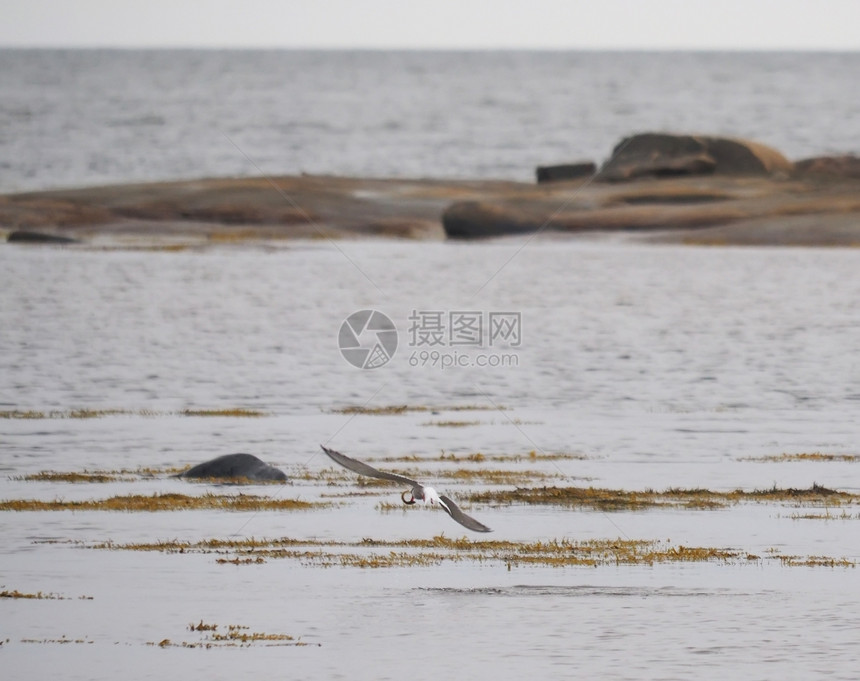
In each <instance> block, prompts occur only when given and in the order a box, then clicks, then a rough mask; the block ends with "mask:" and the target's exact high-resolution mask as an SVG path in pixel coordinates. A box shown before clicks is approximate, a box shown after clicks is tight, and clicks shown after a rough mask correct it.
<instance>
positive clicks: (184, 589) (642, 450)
mask: <svg viewBox="0 0 860 681" xmlns="http://www.w3.org/2000/svg"><path fill="white" fill-rule="evenodd" d="M523 245H524V244H523V242H520V241H504V242H499V243H486V244H478V245H470V244H446V243H431V244H427V243H402V242H384V241H383V242H379V241H373V242H342V243H340V244H339V245H338V248H340V249H342V250H343V252H339V250H338V249H335V248H333V247H332V246H331V245H330V244H324V243H313V244H310V243H308V244H301V243H298V244H295V245H293V246H289V247H283V248H279V249H275V250H271V249H268V250H267V249H255V248H241V247H238V248H237V247H233V248H222V249H218V248H214V249H209V250H204V251H201V252H179V253H173V252H128V251H101V250H91V249H87V248H84V249H51V248H48V249H42V248H37V249H32V248H26V247H20V246H18V247H15V246H13V245H7V246H4V247H2V248H0V290H2V291H3V292H4V293H3V296H4V298H3V306H2V308H0V329H2V335H0V343H2V348H0V350H2V351H0V375H2V377H3V381H2V385H0V403H2V409H4V410H9V409H32V410H39V411H43V412H50V411H54V410H59V411H68V410H71V409H77V408H91V409H120V410H125V411H126V412H127V413H123V414H119V415H115V416H104V417H102V418H91V419H70V418H43V419H35V420H24V419H11V420H2V421H0V423H2V426H0V433H2V435H0V465H2V477H0V499H31V498H41V499H47V500H50V499H55V498H62V499H67V500H74V499H90V498H94V497H95V498H104V497H107V496H111V495H114V494H122V495H125V494H132V493H139V494H152V493H154V492H158V493H166V492H181V493H186V494H203V493H206V492H207V491H210V490H212V489H213V488H211V487H210V486H208V485H198V486H195V485H190V484H188V483H183V482H181V481H177V480H174V479H170V478H155V479H142V480H137V481H133V482H118V483H110V484H68V483H59V482H29V481H23V480H20V479H18V478H19V476H22V475H27V474H31V473H37V472H39V471H42V470H59V471H82V470H105V469H107V470H112V469H123V468H126V469H136V468H138V467H140V466H153V467H167V466H177V465H183V464H187V463H196V462H199V461H202V460H205V459H207V458H209V457H212V456H215V455H218V454H223V453H227V452H233V451H248V452H251V453H254V454H257V455H258V456H260V457H261V458H263V459H265V460H266V461H269V462H271V463H273V464H275V465H278V466H280V467H282V468H283V469H284V470H285V471H287V472H288V474H289V475H291V476H293V477H294V478H295V480H294V482H293V483H292V485H290V486H289V487H287V488H286V489H285V490H283V491H282V490H278V491H277V492H275V493H276V494H278V495H283V496H287V497H292V498H301V499H308V500H313V499H318V498H320V496H321V495H322V494H325V493H329V492H331V491H332V489H331V488H329V487H327V486H326V484H325V482H324V481H322V480H320V479H319V476H318V473H319V472H320V471H321V470H322V469H323V468H326V467H328V466H329V463H328V462H327V461H326V460H324V459H323V455H322V454H321V453H320V452H319V450H318V447H317V445H318V443H321V442H322V443H329V444H330V445H331V446H335V447H336V448H338V449H341V450H343V451H345V452H347V453H349V454H352V455H354V456H357V457H359V458H371V457H384V456H402V455H404V454H414V455H415V456H416V457H417V458H418V461H417V462H412V463H410V464H408V466H409V468H410V469H415V468H419V469H421V470H422V471H424V472H425V475H426V476H430V479H433V478H432V476H433V475H434V471H438V470H439V468H440V464H439V454H440V453H442V452H446V453H455V454H461V455H464V454H467V453H470V452H475V451H481V452H484V453H488V454H492V453H497V454H512V453H519V454H523V455H527V453H528V452H529V451H539V452H556V451H561V452H569V453H574V454H579V455H582V456H583V457H585V458H583V459H582V460H569V459H568V460H561V461H558V462H551V461H544V462H536V463H533V462H530V461H528V460H527V459H526V460H523V461H521V462H520V463H518V464H517V463H514V464H509V465H510V466H511V467H512V469H513V470H522V469H529V470H533V469H536V470H539V471H543V472H544V473H546V474H548V475H561V476H563V478H562V479H558V478H553V479H551V482H552V483H555V484H578V485H588V484H592V485H595V486H600V487H609V488H624V489H644V488H654V489H666V488H668V487H688V488H696V487H708V488H711V489H723V490H732V489H736V488H743V489H763V488H769V487H771V486H773V485H777V486H780V487H803V488H805V487H809V486H810V485H811V484H812V483H813V482H817V483H818V484H821V485H825V486H828V487H835V488H839V489H845V490H853V491H855V492H856V491H857V490H858V488H860V485H858V477H857V466H858V464H857V463H851V462H846V461H843V462H840V461H815V460H811V461H797V462H773V463H762V462H757V461H754V460H750V459H754V458H756V457H761V456H766V455H779V454H782V453H801V452H825V453H853V454H856V453H857V452H858V447H857V443H858V442H860V419H858V418H857V412H858V406H860V393H858V389H857V386H858V385H860V364H858V361H857V354H856V349H857V347H860V321H858V320H860V309H858V305H860V303H858V301H860V280H858V278H857V276H856V272H857V271H858V269H860V252H858V251H856V250H844V251H843V250H831V249H818V250H807V249H728V248H726V249H722V248H705V249H698V248H683V247H665V246H647V247H646V246H632V245H629V244H623V243H615V242H612V241H593V242H584V241H577V240H552V239H543V240H541V239H538V240H536V241H532V242H531V243H529V244H527V245H525V247H523ZM344 255H346V256H348V258H346V257H344ZM511 258H513V259H511ZM508 261H510V262H508ZM505 263H508V264H507V265H505ZM500 268H501V269H500ZM493 275H495V276H493ZM491 277H492V280H491V281H490V278H491ZM488 281H489V282H490V283H489V284H488V285H487V286H484V287H483V288H481V287H482V286H483V285H484V284H486V283H487V282H488ZM363 308H376V309H379V310H382V311H384V312H386V314H388V315H390V316H391V318H392V320H393V321H394V323H395V324H396V326H397V327H398V331H399V336H400V343H401V345H400V347H398V350H397V352H396V353H395V355H394V358H393V359H392V360H391V361H390V362H389V363H388V364H386V365H385V366H383V367H381V368H378V369H374V370H360V369H356V368H354V367H352V366H351V365H350V364H349V363H347V361H346V360H345V359H344V358H343V357H342V356H341V355H340V352H339V350H338V347H337V337H338V330H339V328H340V325H341V323H342V322H343V320H344V319H345V318H346V317H347V316H348V315H349V314H350V313H351V312H353V311H355V310H357V309H363ZM433 310H437V311H439V310H441V311H448V310H461V311H462V310H471V311H482V312H484V313H489V312H493V311H506V312H511V311H518V312H520V313H521V314H522V329H521V330H522V338H521V343H520V345H519V346H517V347H516V348H504V349H499V348H493V349H492V350H491V349H490V348H489V347H486V348H483V351H484V352H487V353H490V352H497V353H502V352H505V353H514V354H515V355H516V356H517V358H518V364H517V366H515V367H511V366H507V367H497V368H483V367H459V368H446V369H444V370H443V369H441V368H440V367H439V366H432V365H429V364H425V365H419V366H414V364H415V362H413V361H411V360H410V357H411V356H412V353H413V352H414V350H415V348H411V347H410V342H411V339H410V333H409V331H408V329H409V325H410V321H409V317H410V316H413V314H414V312H415V311H424V312H428V311H433ZM453 350H454V348H452V347H450V346H448V347H446V348H445V352H448V353H450V352H453ZM462 351H463V352H468V350H462ZM469 356H470V357H472V356H474V353H473V354H469ZM404 403H409V404H413V405H430V406H441V407H445V406H455V405H472V406H479V407H485V408H488V409H489V411H472V412H468V411H467V412H453V411H451V412H449V411H445V410H444V409H442V410H441V411H440V412H439V413H438V414H431V413H428V412H423V413H422V412H418V413H410V414H402V415H389V416H377V415H359V416H351V415H347V414H339V413H332V412H331V410H332V409H333V408H335V407H340V406H345V405H359V406H368V407H375V406H382V405H388V404H404ZM237 406H239V407H252V408H257V409H261V410H263V411H266V412H267V413H269V414H270V415H269V416H266V417H263V418H258V419H248V418H215V417H209V418H205V417H188V416H181V415H179V413H178V412H179V411H180V410H182V409H186V408H192V409H219V408H232V407H237ZM497 406H498V407H505V411H503V412H502V411H496V410H495V407H497ZM447 420H451V421H465V422H466V425H463V426H461V427H444V426H440V425H436V424H434V422H440V421H442V422H444V421H447ZM378 465H383V464H378ZM401 465H402V464H401ZM487 465H492V466H498V465H500V464H487ZM443 484H445V485H446V486H445V487H444V489H445V491H447V492H449V493H451V494H452V495H453V496H454V497H455V498H456V497H458V496H460V495H462V494H465V493H466V492H467V491H468V490H470V489H481V488H482V486H483V483H481V482H465V483H464V482H461V483H458V484H450V483H443ZM214 491H219V492H222V493H223V492H224V490H223V488H222V489H220V490H219V489H215V490H214ZM242 491H250V492H257V493H262V494H271V493H272V490H271V488H264V489H261V490H260V489H256V490H255V489H253V488H252V489H251V490H242ZM335 491H338V492H342V491H345V490H344V488H342V487H341V488H335ZM397 492H398V490H396V489H393V490H391V491H385V490H380V491H379V494H378V495H371V496H367V495H366V494H364V495H360V496H357V497H347V498H342V499H339V501H340V502H341V504H339V505H338V506H335V507H334V508H332V509H329V510H325V511H314V512H308V513H301V512H298V513H296V512H287V513H271V512H263V513H255V514H251V513H227V512H217V511H194V512H176V513H155V514H152V513H148V514H146V513H143V514H142V513H128V514H126V513H104V512H101V513H100V512H68V511H66V512H24V513H11V512H4V513H2V514H0V528H2V531H3V536H4V541H3V543H2V548H0V589H8V590H15V589H17V590H20V591H24V592H30V593H35V592H38V591H42V592H50V593H55V594H59V595H62V596H64V597H67V598H68V600H46V601H33V600H10V599H2V600H0V640H2V641H4V643H3V645H2V655H3V658H4V659H3V666H4V678H9V679H31V678H43V677H45V676H48V675H52V674H58V673H60V672H61V673H62V675H63V677H64V678H69V679H115V678H116V677H117V676H118V675H120V674H122V675H124V676H126V677H128V678H133V679H156V678H164V676H166V675H171V674H175V673H177V672H179V673H182V674H185V675H191V676H204V675H205V676H208V677H212V678H233V677H235V676H237V675H247V674H253V675H263V674H271V673H284V674H287V675H289V676H290V677H291V678H302V679H317V678H332V679H337V678H350V679H360V680H364V679H367V680H371V679H388V678H391V679H398V678H402V677H403V676H404V674H407V675H409V676H410V677H411V678H415V679H435V678H438V677H439V676H454V675H457V674H459V675H467V676H469V677H471V678H479V679H483V678H494V679H516V678H522V676H523V675H526V674H530V675H533V676H535V675H536V676H540V677H546V676H549V675H551V674H561V675H564V676H579V675H583V676H589V677H593V676H601V675H606V674H609V675H611V676H612V677H613V678H620V679H650V678H661V679H663V678H685V677H689V676H690V675H691V674H695V675H696V677H697V678H703V679H721V678H725V675H726V673H727V671H728V672H732V673H743V675H744V678H747V679H761V680H765V679H772V678H775V677H779V678H784V679H807V678H809V677H810V676H813V677H818V676H823V675H826V676H828V677H829V678H835V679H853V678H855V675H856V670H857V668H858V663H860V651H858V647H857V644H856V631H857V627H858V626H860V619H858V613H860V591H858V590H857V588H856V580H857V575H856V568H844V567H838V568H829V567H787V566H784V565H782V564H780V563H779V562H778V561H773V560H767V559H765V560H763V561H762V562H760V563H752V564H745V565H744V564H741V565H737V564H719V563H711V564H687V565H685V564H674V565H672V564H670V565H655V566H604V567H599V568H564V569H560V568H549V567H543V568H542V567H529V566H520V567H515V568H513V569H512V570H508V569H507V568H506V567H505V566H504V565H503V564H499V563H486V564H477V565H476V564H470V563H452V564H445V565H438V566H433V567H422V568H396V569H381V570H368V569H360V568H354V567H353V568H340V567H338V568H329V569H321V568H318V567H311V566H304V565H301V564H299V563H297V562H294V561H287V560H272V561H270V562H268V563H265V564H262V565H238V566H235V565H219V564H217V563H216V562H215V559H216V556H212V555H208V556H200V555H180V554H148V553H147V554H139V553H132V552H125V551H109V552H106V551H94V550H91V549H86V548H82V547H81V546H79V545H76V544H74V543H72V544H69V543H66V542H68V541H72V542H83V543H84V544H91V543H94V542H104V541H108V540H113V541H115V542H119V543H128V542H145V541H169V540H177V539H187V540H190V541H196V540H201V539H208V538H213V537H214V538H227V537H231V536H234V535H237V534H238V535H239V536H246V537H258V538H261V537H282V536H289V537H298V538H306V539H314V538H317V539H332V540H336V541H355V542H357V541H361V540H362V539H363V538H366V537H370V538H374V539H384V540H391V539H409V538H425V539H426V538H431V537H433V536H436V535H439V534H440V533H445V535H446V536H449V537H452V536H453V537H459V536H462V534H463V531H462V530H461V528H459V527H458V526H456V525H454V524H453V523H452V522H451V521H450V520H449V519H448V518H447V517H446V516H445V515H444V514H443V513H441V512H436V513H434V512H429V511H428V512H421V511H417V512H409V513H400V512H395V513H380V511H379V510H378V509H377V504H378V503H379V502H380V501H388V502H395V501H397V497H396V494H397ZM843 510H844V511H845V514H844V515H843ZM470 512H471V513H473V514H474V515H475V516H476V517H478V518H479V519H481V520H482V521H484V522H486V523H487V524H488V525H490V526H491V527H493V528H494V530H495V532H494V534H493V535H490V536H491V537H493V538H496V539H509V540H514V541H523V542H534V541H549V540H553V539H561V538H567V539H571V540H586V539H595V538H597V539H615V538H617V537H624V538H630V539H652V540H653V539H657V540H661V541H666V540H670V541H671V542H673V543H674V544H676V545H685V546H707V547H718V548H733V549H736V550H741V551H744V552H750V553H755V554H756V555H761V556H767V555H768V552H770V551H776V552H778V553H780V554H783V555H795V556H825V557H831V558H835V559H842V558H847V559H848V560H851V561H858V560H860V533H858V532H857V523H858V522H860V520H858V509H857V508H856V507H850V508H848V509H835V510H832V516H833V517H831V519H830V520H824V519H809V520H804V519H799V518H797V517H796V516H795V514H798V513H801V514H802V513H804V512H812V513H818V514H824V513H825V509H797V508H794V507H793V506H791V505H780V504H764V505H746V506H744V505H742V506H738V507H733V508H729V509H723V510H713V511H703V510H695V511H689V510H687V511H685V510H678V509H673V510H666V511H647V512H641V511H639V512H622V513H614V514H612V515H607V514H604V513H599V512H594V511H566V510H561V509H555V508H540V507H530V506H508V507H501V508H499V507H492V506H476V507H474V508H471V509H470ZM46 541H47V542H49V543H45V542H46ZM55 541H56V542H59V543H51V542H55ZM81 596H86V597H92V600H79V597H81ZM201 620H203V621H204V622H206V623H209V624H218V625H219V627H220V629H219V631H224V630H225V629H226V627H227V625H230V624H234V625H242V626H247V627H249V630H248V631H250V632H264V633H279V634H288V635H292V636H300V637H302V640H303V641H305V642H306V643H312V644H320V645H321V647H316V645H314V646H313V647H305V648H289V647H288V648H284V647H267V646H266V645H265V644H264V643H262V642H261V643H258V644H254V645H253V646H252V647H251V648H249V649H244V648H240V649H235V648H219V649H214V650H199V649H194V650H188V649H182V648H168V649H162V648H159V647H158V646H157V645H156V644H157V643H158V642H160V641H163V640H164V639H169V640H170V641H172V642H174V643H181V642H183V641H186V642H192V643H193V642H195V641H199V640H200V639H201V635H200V634H198V633H196V632H191V631H189V629H188V625H189V624H190V623H196V622H199V621H201ZM64 637H65V638H68V639H73V640H76V641H80V642H78V643H71V642H70V643H61V642H59V643H58V642H57V641H62V640H63V638H64ZM285 670H287V671H285Z"/></svg>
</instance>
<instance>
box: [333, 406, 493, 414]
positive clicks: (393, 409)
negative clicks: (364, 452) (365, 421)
mask: <svg viewBox="0 0 860 681" xmlns="http://www.w3.org/2000/svg"><path fill="white" fill-rule="evenodd" d="M505 409H506V407H497V406H492V405H481V404H455V405H449V406H441V407H433V406H427V405H409V404H392V405H386V406H382V407H367V406H358V405H351V406H347V407H338V408H336V409H332V410H331V413H332V414H371V415H391V414H405V413H407V412H444V411H505Z"/></svg>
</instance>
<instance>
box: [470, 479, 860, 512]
mask: <svg viewBox="0 0 860 681" xmlns="http://www.w3.org/2000/svg"><path fill="white" fill-rule="evenodd" d="M468 499H469V501H471V502H473V503H483V504H533V505H555V506H571V507H587V508H594V509H597V510H601V511H617V510H640V509H645V508H653V507H680V508H701V509H710V508H720V507H725V506H730V505H734V504H739V503H743V502H791V503H794V504H810V505H842V504H856V503H860V495H856V494H851V493H849V492H840V491H837V490H831V489H828V488H826V487H822V486H821V485H818V484H813V485H812V486H811V487H809V488H808V489H795V488H777V487H773V488H771V489H765V490H752V491H744V490H734V491H732V492H716V491H711V490H707V489H677V488H670V489H668V490H665V491H663V492H656V491H654V490H643V491H627V490H613V489H601V488H596V487H525V488H522V487H518V488H516V489H513V490H493V491H484V492H475V493H473V494H471V495H470V496H469V497H468Z"/></svg>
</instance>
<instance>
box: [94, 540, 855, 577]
mask: <svg viewBox="0 0 860 681" xmlns="http://www.w3.org/2000/svg"><path fill="white" fill-rule="evenodd" d="M87 548H95V549H104V548H107V549H112V550H133V551H159V552H164V553H174V554H176V553H180V554H184V553H202V554H216V555H217V556H218V558H217V559H216V561H217V562H218V563H227V564H233V565H244V564H258V563H262V562H266V561H268V560H274V559H287V560H294V561H297V562H299V563H301V564H303V565H306V566H314V567H357V568H392V567H414V566H428V565H437V564H440V563H446V562H465V561H468V562H473V563H479V564H489V565H497V566H502V567H504V568H506V569H508V570H510V569H512V568H513V567H518V566H522V565H539V566H548V567H598V566H604V565H655V564H658V563H692V562H716V563H729V564H749V563H760V562H762V561H763V560H778V561H780V562H781V563H782V564H783V565H787V566H809V567H819V566H822V567H854V566H855V561H853V560H850V559H847V558H832V557H827V556H807V557H803V556H783V555H780V554H779V553H778V552H776V551H770V552H769V554H770V555H768V556H767V557H765V558H762V557H761V556H758V555H756V554H754V553H751V552H748V551H744V550H742V549H735V548H721V547H702V546H699V547H697V546H685V545H677V544H672V543H671V541H669V540H667V541H653V540H636V539H594V540H586V541H573V540H570V539H552V540H548V541H536V542H516V541H510V540H485V541H472V540H470V539H468V538H465V537H463V538H458V539H452V538H448V537H445V536H444V535H439V536H436V537H433V538H432V539H404V540H395V541H392V540H378V539H372V538H364V539H362V540H360V541H336V540H314V539H294V538H289V537H281V538H277V539H268V540H267V539H257V538H245V539H210V540H206V541H202V542H155V543H148V544H126V545H120V544H113V543H108V544H96V545H90V546H88V547H87Z"/></svg>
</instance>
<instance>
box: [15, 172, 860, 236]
mask: <svg viewBox="0 0 860 681" xmlns="http://www.w3.org/2000/svg"><path fill="white" fill-rule="evenodd" d="M458 208H459V209H460V210H465V211H468V210H474V211H477V212H478V213H480V217H481V219H486V216H487V215H490V216H491V217H492V216H494V219H495V220H496V222H494V223H493V224H492V226H493V227H494V230H490V232H488V233H487V234H481V235H479V236H490V237H492V236H503V235H505V234H508V233H510V234H514V233H527V232H538V231H540V232H546V233H551V234H556V235H560V234H567V235H577V234H595V233H619V234H625V235H628V236H632V237H633V238H635V239H637V240H642V241H645V242H660V243H666V242H672V243H683V244H708V245H771V246H775V245H804V246H860V178H852V177H838V176H834V177H830V176H826V175H814V176H808V177H786V176H781V177H721V176H693V177H680V178H670V179H654V178H643V179H637V180H635V181H630V182H623V183H601V182H593V181H591V179H589V178H586V179H578V180H571V181H565V182H554V183H549V184H531V183H525V182H509V181H500V180H433V179H369V178H354V177H335V176H309V175H301V176H285V177H277V178H262V177H251V178H211V179H200V180H189V181H178V182H159V183H143V184H140V183H135V184H123V185H113V186H102V187H89V188H81V189H63V190H53V191H43V192H27V193H23V194H11V195H5V196H0V236H3V237H5V238H8V237H9V236H10V235H11V234H13V233H15V232H26V233H35V234H37V235H45V236H47V237H51V236H53V237H60V238H62V239H73V240H75V241H79V242H84V243H88V242H99V243H104V242H106V241H110V242H117V243H132V242H133V243H136V244H143V245H164V244H176V243H188V244H197V245H201V244H222V245H223V244H242V243H249V242H255V241H272V240H277V241H280V240H285V239H340V238H370V237H382V238H397V239H414V240H441V239H444V238H446V232H445V227H443V222H444V219H445V216H446V214H447V212H448V211H453V210H457V209H458ZM511 224H513V225H514V226H515V227H517V228H516V229H504V228H502V227H504V226H505V225H511ZM500 226H501V227H500ZM23 240H25V241H26V240H27V239H23ZM49 240H50V239H49Z"/></svg>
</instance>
